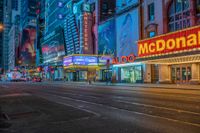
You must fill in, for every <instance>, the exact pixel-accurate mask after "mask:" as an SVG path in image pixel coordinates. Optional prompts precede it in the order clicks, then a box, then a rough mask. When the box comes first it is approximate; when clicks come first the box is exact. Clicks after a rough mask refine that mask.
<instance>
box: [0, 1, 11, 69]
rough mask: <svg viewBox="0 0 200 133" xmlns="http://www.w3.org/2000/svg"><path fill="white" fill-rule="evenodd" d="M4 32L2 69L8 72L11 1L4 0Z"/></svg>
mask: <svg viewBox="0 0 200 133" xmlns="http://www.w3.org/2000/svg"><path fill="white" fill-rule="evenodd" d="M3 9H4V22H3V23H4V32H3V52H2V53H3V56H2V57H3V69H4V72H6V71H7V70H8V56H9V44H8V43H9V31H10V28H11V19H12V17H11V16H12V15H11V14H12V1H10V0H4V6H3Z"/></svg>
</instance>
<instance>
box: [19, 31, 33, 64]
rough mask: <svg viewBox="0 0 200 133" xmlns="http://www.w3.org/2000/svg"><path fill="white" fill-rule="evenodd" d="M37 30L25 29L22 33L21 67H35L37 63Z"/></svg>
mask: <svg viewBox="0 0 200 133" xmlns="http://www.w3.org/2000/svg"><path fill="white" fill-rule="evenodd" d="M35 39H36V30H35V29H31V28H30V29H24V30H23V33H22V42H21V50H20V52H21V54H20V60H21V65H27V64H28V65H35V63H36V51H35Z"/></svg>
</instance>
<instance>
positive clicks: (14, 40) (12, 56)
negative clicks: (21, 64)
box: [8, 0, 21, 70]
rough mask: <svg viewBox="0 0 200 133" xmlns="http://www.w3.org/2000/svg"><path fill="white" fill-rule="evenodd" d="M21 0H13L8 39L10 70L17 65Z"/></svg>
mask: <svg viewBox="0 0 200 133" xmlns="http://www.w3.org/2000/svg"><path fill="white" fill-rule="evenodd" d="M20 2H21V1H20V0H13V1H12V13H11V28H10V31H9V41H8V70H14V69H15V66H16V48H17V47H18V46H19V33H20V9H21V8H20V7H21V4H20Z"/></svg>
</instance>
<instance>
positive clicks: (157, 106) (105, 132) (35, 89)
mask: <svg viewBox="0 0 200 133" xmlns="http://www.w3.org/2000/svg"><path fill="white" fill-rule="evenodd" d="M22 96H27V97H30V96H31V97H32V98H31V100H29V101H30V102H29V105H30V106H31V103H35V104H36V103H37V104H40V102H34V99H37V101H38V100H39V99H38V98H40V99H41V103H42V99H43V100H46V101H48V102H50V103H54V104H55V103H56V106H54V107H53V106H52V107H51V106H48V107H45V105H46V104H41V105H42V106H43V107H44V108H47V109H48V110H51V111H52V112H54V114H56V112H57V110H56V108H58V107H57V106H62V107H64V108H65V110H66V111H62V112H58V113H59V115H60V116H61V117H62V116H63V117H64V116H65V117H69V119H65V120H61V119H60V120H55V122H54V124H52V120H51V124H49V126H47V127H45V126H39V125H37V126H35V128H31V129H29V130H28V129H27V128H26V130H23V129H21V130H20V132H27V131H29V132H33V133H40V132H42V133H47V132H48V133H50V132H52V133H54V132H55V133H200V90H181V89H173V88H171V89H161V88H160V89H159V88H142V87H121V86H100V85H98V86H96V85H86V84H82V85H81V84H69V83H59V82H51V83H50V82H49V83H0V100H2V99H4V98H7V97H14V98H17V97H22ZM25 101H26V100H25ZM35 104H34V106H35ZM0 106H1V105H0ZM72 109H74V111H71V112H67V110H72ZM78 111H79V112H78ZM65 112H66V113H65ZM80 112H82V113H81V114H83V115H80ZM72 115H73V116H79V115H80V117H77V118H76V117H73V119H70V118H71V117H70V116H72ZM33 125H34V123H32V126H33ZM27 126H29V125H27ZM36 128H37V130H35V129H36ZM45 128H46V129H45ZM38 129H40V130H38ZM47 129H48V130H47Z"/></svg>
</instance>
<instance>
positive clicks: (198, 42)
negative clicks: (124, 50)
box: [138, 26, 200, 57]
mask: <svg viewBox="0 0 200 133" xmlns="http://www.w3.org/2000/svg"><path fill="white" fill-rule="evenodd" d="M195 48H200V26H198V27H194V28H189V29H186V30H182V31H178V32H174V33H170V34H167V35H162V36H158V37H154V38H151V39H147V40H141V41H139V42H138V56H139V57H143V56H150V55H158V54H166V53H173V52H178V51H183V50H184V51H185V50H186V51H187V50H192V49H195Z"/></svg>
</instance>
